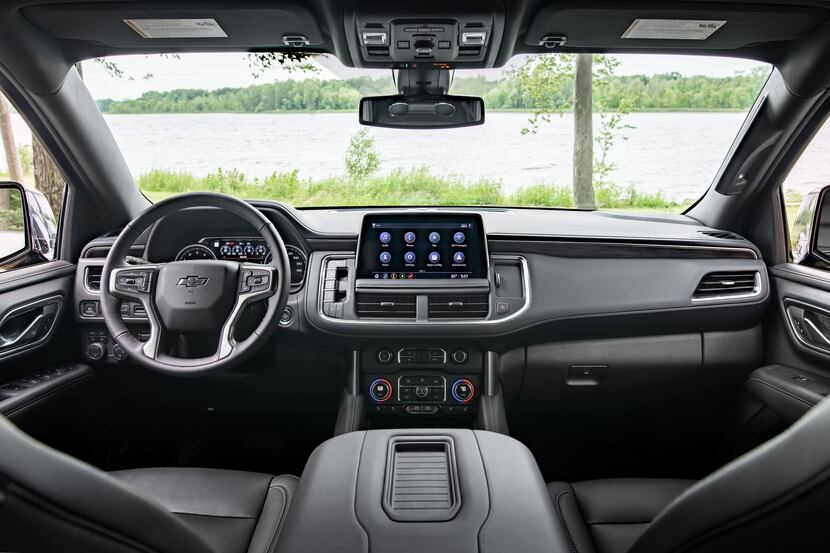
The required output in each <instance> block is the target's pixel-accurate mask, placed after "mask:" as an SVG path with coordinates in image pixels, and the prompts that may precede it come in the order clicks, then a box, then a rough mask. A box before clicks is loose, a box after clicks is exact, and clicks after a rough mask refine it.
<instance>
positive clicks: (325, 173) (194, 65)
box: [82, 53, 770, 212]
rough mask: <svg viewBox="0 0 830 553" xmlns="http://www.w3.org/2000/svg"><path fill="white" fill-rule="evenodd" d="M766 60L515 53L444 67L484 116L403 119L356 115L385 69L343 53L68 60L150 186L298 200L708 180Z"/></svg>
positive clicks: (649, 191)
mask: <svg viewBox="0 0 830 553" xmlns="http://www.w3.org/2000/svg"><path fill="white" fill-rule="evenodd" d="M769 71H770V68H769V66H766V65H763V64H758V63H756V62H750V61H746V60H735V59H724V58H705V57H681V56H659V55H620V56H613V57H612V56H605V55H594V56H590V55H581V56H574V55H561V54H549V55H538V56H523V57H517V58H515V59H514V60H513V61H512V62H511V63H510V64H509V65H508V66H507V67H504V68H499V69H489V70H478V71H474V70H471V71H458V72H456V73H455V75H454V79H453V82H452V85H451V88H450V93H452V94H461V95H475V96H481V97H483V98H484V101H485V106H486V119H485V122H484V124H483V125H481V126H473V127H465V128H455V129H437V130H424V129H405V130H402V129H389V128H368V127H362V126H361V125H360V124H359V123H358V114H357V105H358V102H359V100H360V98H361V97H362V96H367V95H384V94H394V93H395V92H396V87H395V82H394V80H393V75H392V72H391V71H381V70H358V69H352V68H346V67H344V66H343V65H342V64H340V63H339V62H338V61H337V60H336V59H335V58H333V57H331V56H314V57H309V58H307V59H302V60H293V61H292V60H285V59H280V58H278V57H276V56H272V55H247V54H241V53H240V54H183V55H165V56H123V57H114V58H106V59H99V60H90V61H87V62H84V63H83V65H82V72H83V76H84V79H85V81H86V83H87V86H88V87H89V89H90V91H91V92H92V95H93V97H94V98H95V99H96V101H97V102H98V105H99V108H100V109H101V111H102V112H103V114H104V117H105V119H106V121H107V123H108V124H109V126H110V128H111V129H112V132H113V134H114V136H115V138H116V140H117V141H118V144H119V146H120V148H121V150H122V152H123V153H124V157H125V158H126V160H127V164H128V165H129V167H130V169H131V171H132V172H133V175H134V176H135V178H136V181H137V183H138V185H139V186H140V188H141V190H142V191H143V192H144V193H145V194H146V195H147V196H148V197H149V198H150V199H151V200H159V199H161V198H164V197H166V196H169V195H171V194H176V193H181V192H189V191H206V190H209V191H218V192H225V193H229V194H232V195H235V196H239V197H243V198H246V199H271V200H278V201H282V202H286V203H289V204H291V205H294V206H296V207H322V206H326V207H330V206H393V205H411V206H412V205H452V206H469V205H510V206H535V207H559V208H588V209H591V208H600V209H632V210H652V211H669V212H681V211H683V210H684V209H685V208H686V207H688V206H689V205H690V204H691V203H692V202H693V201H694V200H696V199H697V198H699V197H700V196H701V195H702V194H703V193H704V192H705V191H706V189H707V188H708V187H709V185H710V184H711V182H712V179H713V177H714V176H715V174H716V172H717V170H718V168H719V166H720V164H721V163H722V162H723V160H724V157H725V155H726V152H727V151H728V149H729V147H730V145H731V144H732V142H733V140H734V138H735V136H736V134H737V132H738V130H739V128H740V126H741V123H742V122H743V120H744V119H745V117H746V113H747V111H748V110H749V108H750V107H751V105H752V103H753V102H754V100H755V98H756V97H757V95H758V92H759V91H760V89H761V88H762V86H763V84H764V82H765V80H766V78H767V76H768V74H769ZM577 83H579V86H575V84H577ZM586 85H587V86H586ZM575 89H577V90H580V93H579V94H577V95H576V98H575V94H574V90H575ZM575 100H576V103H577V104H578V103H579V101H580V100H581V101H582V103H581V105H582V106H586V105H587V106H589V110H588V112H587V117H586V115H585V113H586V111H585V109H584V108H583V109H582V110H581V111H577V116H576V117H575V116H574V104H575ZM580 114H581V115H580ZM587 122H591V123H590V124H588V123H587Z"/></svg>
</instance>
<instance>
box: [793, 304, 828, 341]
mask: <svg viewBox="0 0 830 553" xmlns="http://www.w3.org/2000/svg"><path fill="white" fill-rule="evenodd" d="M786 313H787V318H788V319H789V323H790V327H791V328H792V330H793V331H794V333H795V336H796V338H798V340H799V341H801V342H802V343H804V344H805V345H807V346H810V347H811V348H813V349H817V350H820V351H821V352H822V353H825V354H830V316H828V314H825V313H824V312H823V310H821V309H820V308H818V307H811V306H809V305H807V304H802V303H800V302H799V303H798V304H795V303H791V302H790V303H789V305H787V308H786Z"/></svg>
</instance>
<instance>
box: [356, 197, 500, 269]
mask: <svg viewBox="0 0 830 553" xmlns="http://www.w3.org/2000/svg"><path fill="white" fill-rule="evenodd" d="M487 262H488V260H487V245H486V242H485V237H484V229H483V226H482V223H481V217H480V216H478V215H475V214H452V215H450V214H446V215H444V214H429V213H423V214H406V215H366V216H365V217H364V219H363V228H362V229H361V232H360V244H359V245H358V263H357V277H358V278H371V279H377V280H415V279H425V278H434V279H440V278H444V279H469V278H487Z"/></svg>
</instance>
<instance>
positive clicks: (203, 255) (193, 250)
mask: <svg viewBox="0 0 830 553" xmlns="http://www.w3.org/2000/svg"><path fill="white" fill-rule="evenodd" d="M194 259H216V254H214V253H213V251H212V250H211V249H210V248H208V247H206V246H203V245H202V244H191V245H189V246H185V247H184V248H182V250H181V251H180V252H179V253H177V254H176V261H191V260H194Z"/></svg>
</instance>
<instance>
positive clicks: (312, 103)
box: [97, 68, 769, 114]
mask: <svg viewBox="0 0 830 553" xmlns="http://www.w3.org/2000/svg"><path fill="white" fill-rule="evenodd" d="M768 74H769V73H768V71H767V70H766V69H765V68H758V69H757V70H753V71H750V72H746V73H736V74H735V75H733V76H730V77H706V76H683V75H680V74H679V73H664V74H659V75H612V76H609V77H607V79H605V80H604V82H603V84H602V86H597V87H595V90H594V91H593V100H594V105H595V110H596V111H600V109H602V110H605V111H608V112H616V111H626V112H640V111H642V112H660V111H690V112H700V111H746V110H747V109H749V107H750V106H751V105H752V103H753V102H754V101H755V98H756V97H757V95H758V90H760V89H761V87H762V86H763V83H764V81H765V80H766V79H767V76H768ZM573 89H574V80H573V78H572V77H571V78H563V79H561V80H560V81H558V82H557V84H556V86H555V89H553V90H551V91H550V95H549V96H546V105H545V107H546V108H551V109H553V110H555V111H570V109H571V106H572V105H573ZM451 92H452V93H453V94H461V95H471V96H481V97H482V98H484V102H485V106H486V108H487V110H488V111H490V112H499V111H533V110H535V109H538V108H540V107H542V106H540V105H537V104H538V101H539V100H538V99H536V98H534V96H533V95H532V94H531V93H529V92H528V91H527V90H525V88H524V87H523V86H522V83H521V82H520V78H519V77H518V76H517V75H516V74H510V75H508V76H506V77H504V78H502V79H499V80H488V79H486V78H485V77H483V76H477V77H459V78H456V79H455V80H454V82H453V86H452V91H451ZM383 94H395V89H394V86H393V84H392V79H391V78H389V77H388V76H387V77H383V78H369V77H358V78H354V79H345V80H334V79H331V80H326V79H319V78H304V79H297V80H286V81H276V82H271V83H263V84H256V85H251V86H247V87H244V88H219V89H216V90H202V89H177V90H170V91H165V92H158V91H150V92H145V93H144V94H142V95H141V96H140V97H138V98H134V99H129V100H112V99H109V98H106V99H100V100H97V104H98V108H99V109H100V110H101V112H102V113H107V114H127V113H131V114H134V113H142V114H144V113H147V114H149V113H282V112H298V111H299V112H331V111H354V110H355V109H357V106H358V102H359V101H360V98H361V97H363V96H372V95H383ZM548 100H549V101H548Z"/></svg>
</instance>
